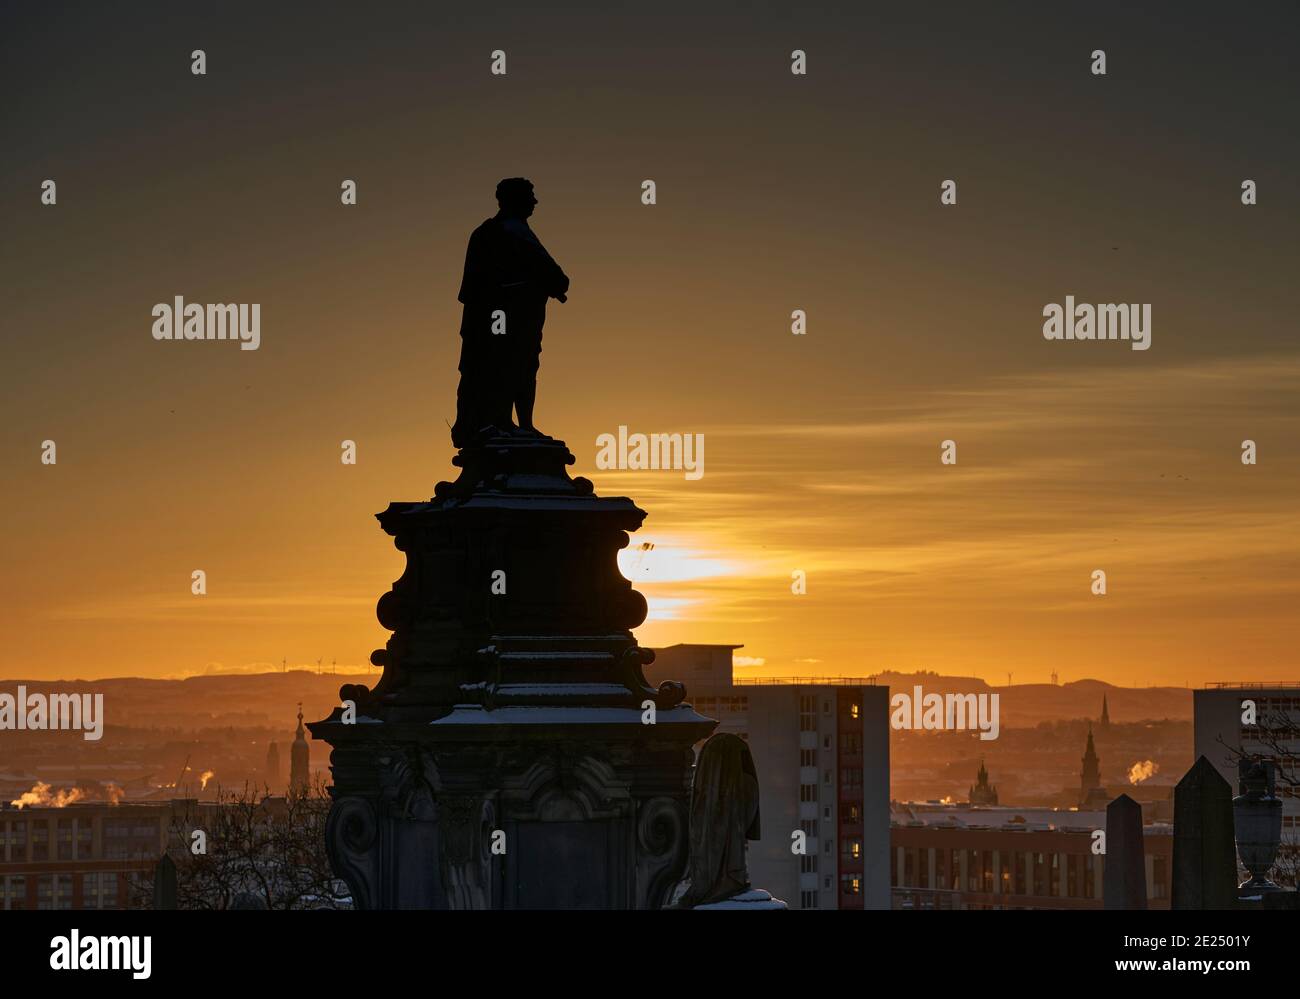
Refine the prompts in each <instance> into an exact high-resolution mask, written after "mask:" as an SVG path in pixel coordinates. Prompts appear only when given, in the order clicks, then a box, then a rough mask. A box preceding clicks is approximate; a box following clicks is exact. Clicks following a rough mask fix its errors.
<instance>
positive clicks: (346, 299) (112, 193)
mask: <svg viewBox="0 0 1300 999" xmlns="http://www.w3.org/2000/svg"><path fill="white" fill-rule="evenodd" d="M1119 9H1120V8H1119V7H1118V6H1112V5H1100V6H1095V5H1089V6H1088V10H1087V12H1086V13H1085V12H1083V8H1069V10H1068V11H1067V12H1065V13H1062V12H1047V11H1042V12H1040V11H1030V10H1026V11H1023V12H1022V14H1021V16H1019V17H1018V18H1017V26H1016V27H1015V29H1014V30H1013V31H1011V32H1008V31H1007V30H1005V28H1003V27H999V28H998V29H997V30H996V31H995V30H993V29H992V28H991V27H990V26H988V25H986V24H984V23H983V22H982V21H981V20H980V17H981V14H980V12H979V11H975V10H971V11H965V12H962V13H954V14H952V15H950V16H949V17H948V18H947V19H946V20H939V21H935V20H934V19H933V17H926V16H923V15H922V14H920V13H917V14H905V13H894V14H889V15H885V14H881V13H879V12H876V13H874V14H866V13H857V14H845V13H844V12H840V13H839V14H837V16H836V17H835V18H831V17H829V16H823V15H819V14H815V13H795V12H793V10H790V11H785V12H784V13H782V14H781V15H780V16H775V17H770V18H766V19H764V20H763V22H762V24H761V25H760V24H758V23H757V22H755V23H751V22H749V21H747V20H746V19H745V18H744V17H743V16H739V15H736V14H734V13H733V14H729V15H724V14H717V15H712V14H700V13H697V12H694V11H692V10H691V9H690V8H688V7H685V6H676V5H667V6H665V7H664V8H663V9H662V10H657V11H656V12H654V13H653V14H647V13H645V12H643V11H641V10H639V8H637V7H636V6H633V5H628V6H627V7H625V8H623V7H619V6H614V7H611V8H609V9H608V10H606V11H605V12H603V13H601V14H587V15H578V14H566V13H563V12H559V11H545V10H540V9H530V8H522V7H521V8H517V9H513V10H511V9H503V10H504V11H505V13H502V12H501V11H497V12H496V13H495V14H493V13H489V12H486V11H484V12H479V13H462V14H457V15H455V16H454V17H453V16H451V15H448V14H445V13H438V12H436V11H433V10H430V9H428V7H427V6H424V5H410V6H401V5H399V6H397V7H394V8H389V9H388V10H386V11H385V12H384V13H383V14H382V15H381V14H378V13H370V12H361V13H349V14H346V15H344V14H343V13H341V12H340V13H339V14H338V16H334V15H332V14H331V15H328V16H326V15H322V16H320V17H317V18H315V19H312V20H310V21H307V22H303V21H301V20H300V19H297V18H292V17H289V16H288V15H280V14H267V13H265V12H262V11H260V9H259V8H258V7H257V6H256V5H239V4H235V5H231V8H229V9H227V7H226V6H225V5H222V7H221V10H220V11H217V10H216V9H215V8H214V10H213V11H211V12H209V13H206V14H205V13H202V12H196V11H191V12H184V13H182V12H172V11H170V9H169V8H165V7H162V6H159V7H158V8H157V12H156V13H157V16H154V17H142V18H141V27H140V30H138V31H134V30H133V31H131V32H129V33H126V32H121V33H119V31H120V29H119V28H117V27H115V21H116V18H115V15H114V14H113V12H112V11H111V10H109V9H107V8H105V9H98V10H97V9H96V8H94V7H90V8H87V9H86V10H84V11H82V12H80V13H79V15H78V16H77V18H76V19H75V20H74V19H72V18H71V16H70V15H68V14H66V13H62V12H58V11H56V12H48V11H42V10H26V11H23V12H22V13H15V12H13V11H12V10H11V11H8V12H7V13H6V14H5V15H4V17H5V21H6V24H5V25H4V29H3V30H0V49H2V54H3V59H0V64H2V65H3V74H4V83H5V84H6V86H5V92H6V93H8V94H11V95H16V96H14V97H11V98H10V99H7V100H6V101H5V102H4V103H5V105H6V106H5V107H4V108H3V111H0V114H3V141H2V144H0V145H2V148H3V149H4V150H5V153H4V156H3V158H2V164H0V225H2V226H3V239H2V240H0V273H2V274H3V278H2V279H0V294H2V296H3V298H2V300H0V306H2V309H3V311H2V314H3V317H4V322H3V327H4V329H3V342H4V358H3V376H2V377H3V386H4V392H3V398H2V399H0V417H2V419H0V461H2V463H3V469H4V490H3V497H2V498H0V504H2V511H3V523H2V527H0V530H2V532H3V535H2V536H3V543H2V548H3V553H4V554H3V559H2V560H0V636H2V639H0V675H3V676H8V677H34V678H72V677H88V678H89V677H103V676H120V675H125V674H130V675H147V676H179V675H187V674H193V673H201V672H204V671H211V670H228V671H251V670H262V669H270V668H276V669H278V668H279V665H280V662H281V659H282V657H283V658H286V659H287V660H288V663H289V664H290V666H293V665H303V664H308V663H310V664H312V665H313V666H314V664H315V661H316V660H317V658H318V657H322V658H323V659H324V662H325V664H326V666H327V667H328V666H329V664H330V663H331V661H332V660H337V662H338V668H339V669H340V670H343V669H344V668H345V667H359V666H361V665H362V664H364V663H365V662H366V659H367V657H368V655H369V653H370V650H371V649H374V648H378V647H380V646H382V644H383V642H384V641H385V639H386V638H387V634H388V633H387V632H385V631H384V630H383V629H382V628H380V626H379V625H378V623H377V622H376V621H375V617H374V604H375V601H376V600H377V599H378V597H379V596H380V595H381V594H382V593H383V592H384V591H385V590H386V589H387V588H388V586H389V584H390V583H391V582H392V580H394V579H395V578H396V577H397V576H398V575H399V574H400V572H401V556H400V555H399V553H398V552H397V551H395V550H394V549H393V547H392V544H391V540H390V539H389V538H387V537H386V536H385V535H384V534H383V533H382V531H380V529H379V527H378V525H377V523H376V522H375V520H374V519H373V516H372V515H373V514H374V513H376V512H377V511H379V510H382V509H383V508H384V507H385V506H386V505H387V504H388V502H389V501H392V500H418V499H425V498H428V497H429V496H430V495H431V494H432V491H433V487H434V484H435V483H436V482H437V481H439V480H440V479H445V478H450V477H451V474H452V472H453V469H452V468H451V465H450V458H451V456H452V453H453V452H452V448H451V445H450V440H449V435H448V427H447V424H448V423H449V422H450V421H451V420H452V419H453V418H454V404H455V398H454V397H455V387H456V378H457V374H456V362H457V353H458V347H459V344H458V338H457V329H458V324H459V305H458V304H457V302H456V292H457V288H458V286H459V282H460V277H461V273H460V269H461V266H462V262H463V256H464V250H465V240H466V238H467V236H468V234H469V232H470V231H471V230H472V229H473V228H474V226H476V225H477V224H478V223H479V222H481V221H482V220H483V219H484V218H486V217H487V216H489V215H491V214H492V213H493V212H494V211H495V204H494V202H493V198H492V192H493V188H494V186H495V184H496V182H497V180H499V179H500V178H501V177H504V176H513V175H523V176H527V177H529V178H531V179H532V180H533V182H534V183H535V184H536V189H537V196H538V199H539V201H540V204H539V207H538V210H537V213H536V215H535V216H534V217H533V219H532V224H533V227H534V229H535V231H536V232H537V233H538V235H539V237H540V238H541V239H542V241H543V242H544V243H545V244H546V246H547V248H548V249H549V250H550V252H551V253H552V255H553V256H554V257H555V258H556V260H557V261H558V262H559V263H560V264H561V266H562V267H564V269H565V270H566V271H567V273H568V274H569V276H570V278H571V279H572V287H571V290H570V293H569V301H568V303H567V304H565V305H559V304H556V303H552V305H551V306H550V309H549V312H548V320H547V326H546V331H545V341H544V351H543V354H542V367H541V375H540V385H539V393H538V409H537V420H538V424H539V426H540V427H541V428H542V429H543V430H544V431H546V432H548V433H551V434H553V435H555V436H557V437H560V438H563V439H564V440H565V441H567V442H568V444H569V447H570V448H571V449H572V450H573V452H574V453H575V455H576V456H577V459H578V461H577V465H576V466H575V467H574V468H573V469H572V472H573V474H582V475H587V476H588V477H590V478H592V480H593V481H594V482H595V485H596V490H597V492H598V493H600V494H602V495H628V496H631V497H632V498H634V499H635V500H636V501H637V503H638V505H639V506H641V507H642V508H643V509H645V510H646V511H647V512H648V514H649V516H648V517H647V520H646V523H645V526H644V527H643V529H642V530H641V531H640V532H639V533H638V534H637V535H635V536H634V537H633V546H634V548H635V546H637V545H639V544H640V543H641V542H650V543H652V544H653V545H654V549H653V551H646V552H638V551H636V550H630V551H629V552H628V553H625V554H626V555H627V559H626V561H625V562H624V570H625V572H626V573H627V574H628V575H629V577H630V578H633V579H634V580H635V582H636V583H637V586H638V588H639V589H640V590H641V591H642V592H643V593H644V594H645V595H646V597H647V599H648V600H649V603H650V608H651V617H650V620H649V621H648V622H647V623H646V624H645V625H644V626H642V627H641V628H640V629H638V631H637V635H638V637H639V639H640V640H641V642H642V644H645V645H653V646H658V645H666V644H672V643H676V642H723V643H743V645H744V646H745V647H744V648H743V649H741V650H739V652H738V656H741V657H746V658H744V659H740V660H739V661H740V662H742V663H743V664H744V665H743V667H742V668H743V670H744V671H745V672H747V673H750V674H753V675H792V674H803V675H813V674H827V675H862V674H867V673H874V672H877V671H880V670H884V669H899V670H912V669H932V670H938V671H940V672H945V673H958V674H964V675H977V676H981V677H984V678H986V679H988V680H990V681H996V682H998V683H1004V682H1005V681H1006V674H1007V673H1008V672H1011V673H1013V674H1014V678H1015V681H1016V682H1017V683H1020V682H1046V681H1047V679H1048V676H1049V674H1050V673H1051V672H1052V670H1054V669H1055V670H1057V671H1058V672H1059V674H1060V676H1061V678H1062V680H1067V681H1068V680H1074V679H1080V678H1082V677H1085V676H1086V677H1094V678H1097V679H1102V680H1107V681H1111V682H1113V683H1119V684H1148V683H1159V684H1173V685H1182V684H1185V683H1186V684H1191V685H1197V684H1200V683H1204V682H1208V681H1214V680H1278V679H1294V678H1295V677H1296V676H1297V675H1300V670H1297V668H1296V660H1295V648H1296V639H1297V623H1296V622H1297V611H1296V609H1297V605H1298V601H1297V597H1298V596H1300V593H1298V590H1300V587H1298V586H1297V579H1298V578H1300V534H1298V532H1297V530H1296V523H1297V496H1300V404H1298V402H1297V400H1298V398H1300V397H1298V396H1297V391H1298V390H1300V343H1298V342H1297V326H1296V309H1295V304H1294V289H1295V286H1296V281H1295V275H1296V263H1297V252H1296V229H1295V225H1296V219H1297V218H1298V217H1300V212H1298V211H1297V209H1298V207H1300V205H1298V204H1297V196H1296V193H1295V178H1294V165H1295V163H1296V162H1297V153H1298V152H1300V149H1298V148H1297V147H1298V145H1300V140H1298V139H1297V133H1296V131H1295V129H1294V128H1293V127H1292V126H1291V124H1288V123H1287V122H1286V113H1287V112H1286V109H1287V108H1288V107H1289V108H1290V112H1291V113H1293V111H1294V95H1295V93H1296V88H1295V84H1296V73H1297V70H1296V66H1295V63H1294V58H1293V55H1292V54H1289V53H1288V49H1287V42H1286V40H1287V39H1288V38H1290V37H1294V27H1295V24H1294V21H1295V14H1294V11H1293V10H1288V9H1287V8H1285V7H1283V6H1278V7H1276V8H1264V9H1263V10H1262V11H1260V12H1259V13H1258V14H1257V15H1256V17H1255V18H1254V19H1253V20H1252V21H1251V22H1250V23H1248V24H1245V23H1226V22H1225V23H1223V24H1219V23H1218V22H1214V23H1206V22H1204V21H1202V22H1199V23H1197V22H1196V19H1195V17H1189V18H1188V19H1187V23H1185V24H1182V25H1180V26H1172V25H1168V24H1163V23H1161V22H1160V21H1159V20H1158V18H1156V17H1155V16H1154V15H1147V14H1142V13H1133V12H1131V11H1130V12H1129V14H1128V15H1127V17H1126V18H1125V19H1124V20H1123V22H1122V29H1121V21H1120V19H1119V18H1118V16H1117V13H1116V12H1117V11H1118V10H1119ZM231 10H233V11H234V14H233V15H232V14H231ZM782 10H784V9H782ZM254 29H255V30H254ZM196 47H202V48H204V49H205V50H206V51H207V54H208V74H207V76H205V77H194V76H192V75H191V74H190V71H189V65H190V63H189V53H190V51H191V49H193V48H196ZM1096 47H1101V48H1105V49H1106V50H1107V53H1108V62H1109V69H1108V74H1107V76H1105V77H1100V78H1098V77H1094V76H1092V75H1091V74H1090V73H1089V68H1088V67H1089V59H1088V54H1089V52H1090V51H1091V50H1092V49H1093V48H1096ZM498 48H500V49H504V50H506V51H507V53H508V59H509V63H508V66H509V70H508V73H507V75H506V76H504V77H493V76H492V75H490V74H489V72H488V69H489V54H490V52H491V51H492V50H493V49H498ZM795 48H803V49H805V50H806V51H807V52H808V65H809V72H808V75H807V76H806V77H796V76H793V75H792V74H791V73H790V71H789V55H790V52H791V50H793V49H795ZM46 178H53V179H55V180H56V181H57V183H58V203H57V205H56V206H53V207H50V206H42V205H41V204H40V201H39V195H40V184H41V182H42V180H44V179H46ZM344 178H350V179H354V180H356V181H357V184H358V192H359V198H358V204H357V205H356V206H355V207H343V206H342V205H341V204H340V203H339V185H340V183H341V181H342V180H343V179H344ZM947 178H953V179H955V180H956V181H957V183H958V192H959V194H958V203H957V204H956V205H955V206H947V207H945V206H941V205H940V203H939V185H940V183H941V182H942V181H943V180H944V179H947ZM1245 178H1251V179H1253V180H1255V181H1256V183H1257V184H1258V188H1259V192H1260V194H1259V204H1258V205H1255V206H1252V207H1246V206H1243V205H1242V204H1241V201H1240V185H1241V181H1242V180H1243V179H1245ZM645 179H653V180H655V182H656V184H657V187H658V203H657V204H656V205H653V206H645V205H642V204H641V201H640V192H641V183H642V181H643V180H645ZM1067 294H1069V295H1073V296H1075V298H1076V299H1077V300H1078V301H1080V302H1090V303H1092V302H1134V303H1150V304H1151V306H1152V315H1153V337H1152V346H1151V349H1149V350H1147V351H1133V350H1130V349H1129V347H1128V345H1127V344H1124V343H1087V342H1049V341H1046V340H1044V338H1043V336H1042V332H1041V330H1042V322H1043V320H1042V309H1043V307H1044V305H1046V304H1048V303H1060V302H1063V301H1064V299H1065V296H1066V295H1067ZM176 295H183V296H184V297H185V299H186V300H187V301H192V302H257V303H260V304H261V307H262V330H261V337H262V343H261V348H260V349H259V350H256V351H241V350H239V349H238V348H237V346H236V345H235V344H231V343H215V342H212V343H186V342H181V343H160V342H156V341H154V340H153V339H152V337H151V335H150V328H151V323H152V319H151V315H150V310H151V308H152V307H153V305H154V304H155V303H158V302H170V301H171V300H172V299H173V297H174V296H176ZM794 309H804V310H806V312H807V315H808V333H807V335H806V336H801V337H797V336H793V335H791V332H790V314H791V311H792V310H794ZM620 425H625V426H627V427H628V428H629V430H630V431H632V432H643V433H652V432H658V433H669V432H676V433H702V434H704V435H705V440H706V449H705V474H704V476H703V477H702V478H701V479H699V480H698V481H689V480H687V479H686V478H685V477H684V475H683V474H682V473H680V472H671V471H655V472H617V471H615V472H609V471H600V470H598V469H596V468H595V455H596V438H597V436H598V435H600V434H602V433H616V432H617V430H618V427H619V426H620ZM1247 438H1249V439H1252V440H1254V441H1256V442H1257V445H1258V455H1259V457H1258V464H1256V465H1254V466H1246V465H1243V464H1242V462H1241V460H1240V454H1241V443H1242V441H1243V440H1244V439H1247ZM47 439H50V440H54V441H55V442H56V444H57V448H58V452H57V453H58V463H57V465H55V466H45V465H42V464H41V461H40V454H41V442H42V441H44V440H47ZM344 439H352V440H355V441H356V442H357V447H358V456H359V461H358V464H357V465H356V466H345V465H342V464H341V463H340V461H339V445H340V442H341V441H342V440H344ZM945 439H952V440H955V441H956V442H957V446H958V464H957V465H955V466H944V465H941V464H940V460H939V457H940V442H941V441H943V440H945ZM195 569H203V570H205V571H206V573H207V575H208V594H207V595H206V596H204V597H195V596H192V595H191V593H190V574H191V572H192V571H193V570H195ZM1095 569H1103V570H1105V571H1106V573H1107V576H1108V593H1107V595H1106V596H1104V597H1097V596H1093V595H1092V593H1091V592H1090V583H1091V578H1090V577H1091V573H1092V572H1093V570H1095ZM794 570H804V571H805V572H806V573H807V579H808V592H807V594H806V595H805V596H795V595H793V594H792V593H791V589H790V577H791V572H792V571H794Z"/></svg>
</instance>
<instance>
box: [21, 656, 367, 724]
mask: <svg viewBox="0 0 1300 999" xmlns="http://www.w3.org/2000/svg"><path fill="white" fill-rule="evenodd" d="M378 680H379V672H378V671H377V670H375V671H372V672H370V673H354V674H344V673H337V674H331V673H325V674H317V673H313V672H310V671H308V670H289V671H287V672H284V673H252V674H247V673H245V674H224V675H223V674H213V675H204V676H192V677H188V678H186V679H184V680H150V679H145V678H143V677H122V678H119V679H109V680H67V681H50V680H0V691H6V692H10V693H12V692H14V691H15V690H16V688H17V687H18V685H19V684H23V685H24V686H25V687H26V688H27V690H28V692H29V693H32V692H37V691H40V692H42V693H65V694H66V693H78V694H103V695H104V718H105V724H106V725H108V726H109V727H112V726H114V725H129V726H132V727H139V728H178V729H183V730H186V731H190V730H193V729H200V728H226V727H234V728H245V727H247V728H266V727H270V728H276V729H281V730H283V729H289V730H292V729H293V727H294V726H295V725H297V723H298V717H297V716H298V702H299V701H301V702H302V705H303V707H302V713H303V719H304V720H305V721H309V722H310V721H317V720H319V719H321V718H324V717H325V716H326V715H328V714H329V713H330V711H331V710H332V709H333V708H334V707H336V706H337V705H338V703H339V696H338V695H339V687H340V686H342V685H343V684H345V683H364V684H366V685H367V686H371V687H373V686H374V685H375V683H376V682H377V681H378Z"/></svg>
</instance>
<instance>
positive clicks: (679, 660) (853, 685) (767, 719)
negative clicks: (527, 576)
mask: <svg viewBox="0 0 1300 999" xmlns="http://www.w3.org/2000/svg"><path fill="white" fill-rule="evenodd" d="M740 647H741V646H739V645H673V646H670V647H669V648H666V649H657V650H655V651H656V659H655V662H654V664H653V665H651V666H649V667H647V668H646V677H647V679H649V680H650V681H651V683H652V684H658V683H659V682H660V681H662V680H680V681H682V682H683V683H685V684H686V700H687V701H688V702H689V703H691V704H693V705H694V706H695V709H696V710H697V711H699V712H700V713H701V714H703V715H707V716H708V717H711V718H716V719H718V722H719V724H718V728H717V730H716V731H718V732H731V733H734V734H736V735H739V736H740V737H741V738H742V739H745V740H746V741H747V742H748V744H749V748H750V752H752V753H753V755H754V765H755V767H757V769H758V780H759V784H760V790H761V798H760V809H761V817H762V838H761V839H760V840H758V841H756V842H751V843H750V844H749V873H750V877H751V879H752V881H753V883H754V885H755V887H758V888H765V889H766V890H768V891H770V892H771V893H772V894H773V895H775V896H777V897H778V898H781V899H784V900H785V901H786V902H787V903H788V904H789V905H790V907H791V908H794V909H888V908H889V907H890V867H889V862H890V852H889V688H888V687H878V686H874V685H873V684H872V683H871V681H870V680H869V679H867V678H863V677H856V678H835V679H817V678H808V677H804V678H798V677H796V678H788V679H786V678H780V679H767V678H763V679H758V678H755V679H738V678H736V677H735V675H734V672H733V668H732V653H733V652H734V651H735V650H736V649H738V648H740ZM797 834H801V835H797ZM800 845H801V846H802V852H796V849H795V847H796V846H800Z"/></svg>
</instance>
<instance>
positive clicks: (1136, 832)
mask: <svg viewBox="0 0 1300 999" xmlns="http://www.w3.org/2000/svg"><path fill="white" fill-rule="evenodd" d="M1102 893H1103V898H1104V905H1105V907H1106V908H1107V909H1145V908H1146V907H1147V871H1146V850H1145V845H1144V843H1143V840H1142V806H1141V805H1139V804H1138V803H1137V802H1136V801H1134V800H1133V799H1132V798H1130V797H1129V796H1128V795H1127V794H1121V795H1120V796H1119V797H1118V798H1116V799H1115V800H1114V801H1112V802H1111V803H1110V804H1109V805H1107V806H1106V869H1105V876H1104V878H1103V881H1102Z"/></svg>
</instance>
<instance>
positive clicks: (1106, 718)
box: [1099, 694, 1110, 732]
mask: <svg viewBox="0 0 1300 999" xmlns="http://www.w3.org/2000/svg"><path fill="white" fill-rule="evenodd" d="M1099 727H1100V728H1101V730H1102V731H1103V732H1105V731H1106V730H1107V729H1109V728H1110V705H1108V704H1107V703H1106V695H1105V694H1102V695H1101V722H1100V725H1099Z"/></svg>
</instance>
